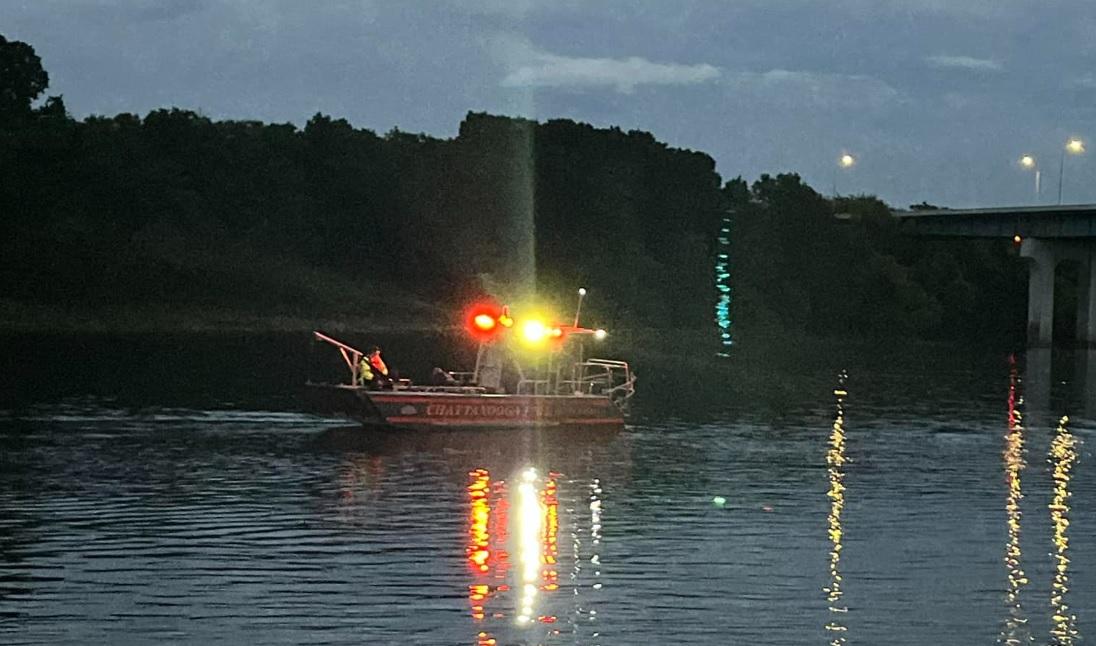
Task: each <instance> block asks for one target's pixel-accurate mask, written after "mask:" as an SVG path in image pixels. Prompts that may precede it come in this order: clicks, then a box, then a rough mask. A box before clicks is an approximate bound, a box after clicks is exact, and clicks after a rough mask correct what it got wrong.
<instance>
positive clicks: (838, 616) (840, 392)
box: [823, 373, 848, 646]
mask: <svg viewBox="0 0 1096 646" xmlns="http://www.w3.org/2000/svg"><path fill="white" fill-rule="evenodd" d="M846 379H847V375H846V374H845V373H841V375H840V377H839V378H838V387H837V388H836V389H834V391H833V394H834V397H835V398H836V400H837V411H836V415H835V417H834V420H833V429H832V431H831V433H830V446H829V449H828V450H827V451H826V471H827V473H828V475H829V479H830V490H829V492H828V493H827V494H826V495H827V496H829V499H830V513H829V516H828V521H829V536H830V543H831V548H830V584H829V586H828V587H826V588H823V590H824V591H825V592H826V602H827V603H828V604H829V609H830V620H829V621H828V622H827V623H826V630H827V631H828V632H829V633H831V637H830V644H831V645H833V646H840V645H841V644H845V643H846V638H845V633H846V632H847V631H848V627H846V626H845V623H844V616H845V613H847V612H848V607H847V606H843V605H841V596H842V594H844V593H843V592H842V590H841V568H840V566H841V546H842V543H841V539H842V536H843V533H842V529H841V512H843V511H844V509H845V471H844V467H845V462H846V459H845V397H846V396H848V391H847V390H846V389H845V380H846Z"/></svg>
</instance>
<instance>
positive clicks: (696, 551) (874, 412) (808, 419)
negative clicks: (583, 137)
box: [0, 356, 1096, 644]
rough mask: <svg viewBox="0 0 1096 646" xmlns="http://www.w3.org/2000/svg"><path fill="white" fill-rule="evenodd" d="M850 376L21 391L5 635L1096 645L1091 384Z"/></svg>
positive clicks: (993, 372)
mask: <svg viewBox="0 0 1096 646" xmlns="http://www.w3.org/2000/svg"><path fill="white" fill-rule="evenodd" d="M941 361H944V359H941ZM855 363H856V362H851V364H850V365H841V364H840V363H834V364H833V365H832V366H826V367H822V368H820V369H819V370H818V372H817V374H813V375H807V376H802V378H800V379H796V380H794V381H793V382H791V384H792V385H789V386H785V387H784V388H782V389H779V391H778V394H777V395H773V396H769V397H766V396H765V395H763V394H762V395H759V396H758V397H757V399H756V400H751V399H749V398H743V397H741V396H739V397H737V398H735V399H734V400H733V401H721V400H719V398H718V397H716V398H715V400H716V401H714V402H709V403H708V404H706V405H696V406H693V405H692V404H689V405H686V406H676V407H673V408H667V407H666V406H663V405H655V404H653V403H651V402H650V401H648V403H646V404H643V403H641V405H640V410H639V411H637V416H636V418H635V420H634V423H633V424H631V425H630V426H629V427H628V428H627V429H626V430H625V431H623V432H621V433H611V434H589V433H568V434H565V435H561V434H558V433H552V432H541V433H533V432H524V433H522V432H519V433H514V434H506V433H492V434H481V433H460V434H435V435H430V436H420V437H417V438H410V437H407V436H402V437H401V436H383V437H370V436H363V434H362V433H361V432H360V430H359V429H355V428H348V427H345V426H340V425H339V424H338V423H336V422H333V421H331V420H323V419H320V418H316V417H312V416H309V415H306V414H302V413H296V412H280V411H282V410H283V409H284V408H285V407H282V408H280V407H279V406H278V398H277V397H270V398H268V399H266V400H263V399H261V398H259V399H255V398H252V399H251V400H247V401H245V402H244V403H241V401H240V399H239V398H237V399H236V400H233V401H232V402H225V401H221V402H212V401H211V402H204V403H203V404H202V405H201V406H197V407H167V406H153V405H150V404H146V405H135V404H134V403H132V402H124V403H123V402H122V401H121V400H118V399H114V398H111V397H109V396H106V395H103V394H95V395H83V396H74V395H64V396H60V397H57V398H55V399H51V398H50V397H45V398H44V399H45V401H43V400H42V399H43V398H36V399H35V400H34V403H27V402H25V401H23V402H20V403H19V404H14V403H13V404H12V405H10V406H8V407H7V408H6V409H4V410H3V411H0V452H2V458H0V469H2V470H0V512H2V513H0V642H2V643H5V644H23V643H31V644H46V643H49V644H54V643H80V644H86V643H114V644H127V643H134V644H145V643H153V642H183V643H272V644H274V643H285V644H306V643H307V644H334V643H362V642H369V643H414V644H641V643H690V644H694V643H711V644H740V643H741V644H811V643H815V644H826V643H833V644H845V643H848V644H926V643H940V644H990V643H995V642H1001V643H1037V644H1069V643H1076V642H1078V641H1080V640H1081V639H1082V638H1084V639H1086V640H1092V639H1096V624H1094V623H1093V621H1094V619H1096V513H1094V512H1096V459H1093V455H1092V446H1093V439H1092V438H1093V433H1094V431H1096V423H1094V422H1093V415H1092V410H1091V409H1086V408H1085V404H1086V402H1085V401H1084V400H1085V399H1086V397H1087V393H1088V389H1086V388H1085V387H1084V386H1078V385H1077V382H1076V380H1074V381H1073V382H1072V383H1060V382H1061V380H1058V379H1057V378H1056V379H1055V380H1054V381H1053V383H1052V384H1045V385H1040V384H1035V385H1033V384H1032V379H1030V378H1026V377H1025V370H1026V369H1025V368H1024V367H1023V363H1020V364H1019V365H1011V364H1010V363H1009V362H1008V361H1007V359H1006V357H1004V356H1001V357H996V356H994V357H988V358H986V359H985V360H984V361H978V362H974V363H969V364H964V365H959V366H956V365H955V364H956V363H961V362H955V361H952V362H951V363H949V364H948V365H949V366H951V367H949V368H947V369H941V368H940V365H941V363H938V362H935V361H919V362H916V363H915V365H914V366H913V367H912V368H911V367H909V366H905V367H898V366H888V365H882V366H878V365H877V366H874V367H860V368H858V367H855V366H854V365H852V364H855ZM845 371H847V376H846V375H845ZM1067 382H1068V380H1067ZM1040 389H1042V390H1044V391H1046V392H1040V393H1039V398H1040V399H1044V397H1045V400H1044V401H1041V402H1039V405H1038V406H1036V405H1033V404H1032V402H1031V401H1030V396H1029V395H1030V394H1031V393H1035V392H1036V391H1038V390H1040ZM1048 393H1049V394H1048ZM641 396H642V395H641ZM1025 397H1027V399H1025ZM243 399H247V398H243ZM650 399H653V398H649V400H650ZM683 409H684V410H683ZM668 410H670V411H673V412H667V411H668Z"/></svg>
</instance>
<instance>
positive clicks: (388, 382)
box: [366, 346, 392, 390]
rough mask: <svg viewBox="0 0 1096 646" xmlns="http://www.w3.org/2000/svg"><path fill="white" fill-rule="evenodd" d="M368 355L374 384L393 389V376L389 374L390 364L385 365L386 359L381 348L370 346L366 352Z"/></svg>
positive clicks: (377, 386) (378, 386)
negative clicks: (382, 355)
mask: <svg viewBox="0 0 1096 646" xmlns="http://www.w3.org/2000/svg"><path fill="white" fill-rule="evenodd" d="M366 357H368V358H369V366H370V368H372V372H373V381H372V384H373V386H374V387H376V388H383V389H385V390H391V389H392V378H391V377H390V376H389V375H388V366H387V365H385V363H384V359H383V358H381V349H380V348H378V347H377V346H373V347H371V348H369V352H367V353H366Z"/></svg>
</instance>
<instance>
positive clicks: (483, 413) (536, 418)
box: [312, 385, 624, 430]
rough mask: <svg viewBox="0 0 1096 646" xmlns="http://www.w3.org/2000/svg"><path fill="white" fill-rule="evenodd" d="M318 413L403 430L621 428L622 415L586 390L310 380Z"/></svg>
mask: <svg viewBox="0 0 1096 646" xmlns="http://www.w3.org/2000/svg"><path fill="white" fill-rule="evenodd" d="M312 388H313V390H314V392H313V395H314V399H315V395H319V399H320V400H322V401H321V409H322V410H323V412H332V413H340V414H343V415H347V416H349V417H351V418H353V419H357V420H359V421H361V422H362V423H364V424H375V425H383V426H388V427H392V428H405V429H420V430H426V429H458V428H477V429H483V428H535V427H552V426H567V427H579V426H599V427H622V426H623V425H624V415H623V413H622V412H621V410H620V409H619V408H618V407H617V406H616V405H615V404H613V402H612V401H610V400H609V398H608V397H600V396H590V395H489V394H482V393H474V394H473V393H468V394H466V393H449V392H426V391H376V390H367V389H364V388H357V387H353V386H331V385H313V386H312Z"/></svg>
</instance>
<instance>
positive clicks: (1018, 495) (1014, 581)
mask: <svg viewBox="0 0 1096 646" xmlns="http://www.w3.org/2000/svg"><path fill="white" fill-rule="evenodd" d="M1018 386H1019V379H1018V373H1017V368H1016V365H1015V363H1012V365H1011V367H1010V371H1009V390H1008V431H1007V433H1006V434H1005V451H1004V454H1003V457H1004V465H1005V482H1006V484H1007V487H1008V489H1007V496H1006V498H1005V518H1006V521H1005V522H1006V525H1007V527H1008V543H1007V544H1006V546H1005V570H1006V576H1007V578H1008V587H1007V589H1006V592H1005V603H1006V605H1007V606H1008V614H1007V615H1006V617H1005V625H1004V628H1003V629H1002V631H1001V635H1000V637H999V639H998V642H999V643H1004V644H1022V643H1030V642H1032V641H1034V638H1033V637H1032V635H1031V630H1030V628H1029V627H1028V625H1027V624H1028V618H1027V615H1026V614H1025V612H1024V608H1023V604H1022V603H1021V599H1020V592H1021V590H1022V589H1023V587H1024V586H1026V585H1027V584H1028V578H1027V575H1026V574H1024V570H1023V567H1022V565H1021V559H1022V557H1023V554H1022V553H1021V549H1020V532H1021V526H1020V520H1021V515H1022V514H1021V511H1020V501H1021V500H1022V499H1023V497H1024V494H1023V489H1022V487H1021V481H1020V475H1021V473H1022V472H1023V470H1024V466H1025V465H1024V424H1023V413H1022V412H1021V403H1022V401H1021V399H1020V392H1019V389H1018Z"/></svg>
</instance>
